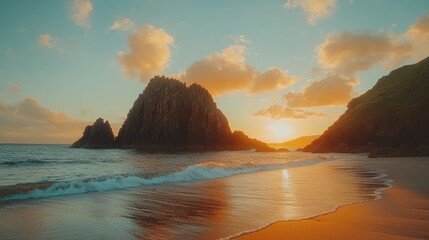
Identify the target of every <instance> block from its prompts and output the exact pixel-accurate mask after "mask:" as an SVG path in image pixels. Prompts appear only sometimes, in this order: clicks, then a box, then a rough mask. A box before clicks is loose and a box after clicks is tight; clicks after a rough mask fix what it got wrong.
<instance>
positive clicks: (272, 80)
mask: <svg viewBox="0 0 429 240" xmlns="http://www.w3.org/2000/svg"><path fill="white" fill-rule="evenodd" d="M296 82H297V78H296V77H294V76H290V75H288V74H287V73H286V72H284V71H283V70H282V69H280V68H278V67H272V68H270V69H268V70H267V71H265V72H263V73H260V74H257V76H256V78H255V80H254V82H253V85H252V87H251V88H250V89H249V92H250V93H256V92H268V91H273V90H276V89H280V88H285V87H287V86H290V85H292V84H294V83H296Z"/></svg>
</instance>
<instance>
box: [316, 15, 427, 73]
mask: <svg viewBox="0 0 429 240" xmlns="http://www.w3.org/2000/svg"><path fill="white" fill-rule="evenodd" d="M316 51H317V56H318V60H319V63H320V65H321V66H322V67H323V68H325V69H329V71H332V72H335V73H340V74H346V75H350V76H353V75H355V74H356V73H358V72H359V71H364V70H367V69H370V68H371V67H373V66H374V65H376V64H382V65H383V66H384V67H385V68H388V69H392V68H396V67H398V66H399V65H400V64H402V63H403V62H405V61H407V60H413V61H420V60H421V59H423V58H425V57H427V55H428V54H429V14H426V15H424V16H421V17H419V18H418V19H417V21H416V23H415V24H413V25H411V26H410V27H409V28H408V30H407V31H406V32H404V33H402V34H399V35H397V34H394V33H386V32H385V33H377V34H375V33H370V32H360V33H350V32H341V33H334V34H329V35H327V37H326V38H325V40H324V41H323V42H322V44H320V45H319V46H318V47H317V50H316Z"/></svg>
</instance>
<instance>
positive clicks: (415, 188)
mask: <svg viewBox="0 0 429 240" xmlns="http://www.w3.org/2000/svg"><path fill="white" fill-rule="evenodd" d="M367 161H368V165H370V166H373V167H377V168H382V169H384V170H386V173H387V174H388V177H389V178H390V179H392V180H393V186H392V187H391V188H389V189H387V190H386V191H385V192H384V193H383V195H382V197H381V198H380V199H378V200H369V201H366V202H362V203H356V204H351V205H347V206H343V207H340V208H339V209H338V210H337V211H335V212H332V213H327V214H324V215H320V216H316V217H312V218H309V219H305V220H293V221H279V222H276V223H274V224H271V225H269V226H268V227H266V228H263V229H261V230H259V231H256V232H253V233H249V234H245V235H242V236H240V237H237V238H236V239H429V175H428V172H429V158H380V159H367Z"/></svg>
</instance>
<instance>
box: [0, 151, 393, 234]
mask: <svg viewBox="0 0 429 240" xmlns="http://www.w3.org/2000/svg"><path fill="white" fill-rule="evenodd" d="M362 159H363V157H361V156H353V155H341V154H335V155H332V154H311V153H302V152H274V153H259V152H254V151H222V152H200V153H183V152H182V153H146V152H141V151H138V150H130V149H128V150H122V149H105V150H91V149H71V148H69V146H67V145H13V144H3V145H0V239H29V238H37V239H130V238H131V239H133V238H136V239H217V238H229V237H231V236H234V235H237V234H241V233H243V232H248V231H253V230H256V229H258V228H261V227H263V226H265V225H267V224H269V223H272V222H275V221H278V220H292V219H302V218H306V217H311V216H314V215H318V214H322V213H325V212H329V211H333V210H335V209H336V208H337V207H339V206H341V205H345V204H350V203H354V202H358V201H365V200H369V199H374V198H377V197H379V196H380V194H381V190H382V189H384V188H386V187H388V180H387V179H386V176H385V175H384V174H383V172H382V170H380V169H371V168H370V167H368V166H367V165H366V164H363V163H362V161H364V160H362ZM318 163H320V164H318ZM304 166H310V167H304Z"/></svg>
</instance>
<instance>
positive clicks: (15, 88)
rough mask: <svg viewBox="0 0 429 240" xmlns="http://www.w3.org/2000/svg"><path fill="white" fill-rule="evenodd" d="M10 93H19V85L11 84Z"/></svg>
mask: <svg viewBox="0 0 429 240" xmlns="http://www.w3.org/2000/svg"><path fill="white" fill-rule="evenodd" d="M10 91H12V92H13V93H19V91H21V86H19V84H12V86H10Z"/></svg>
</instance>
